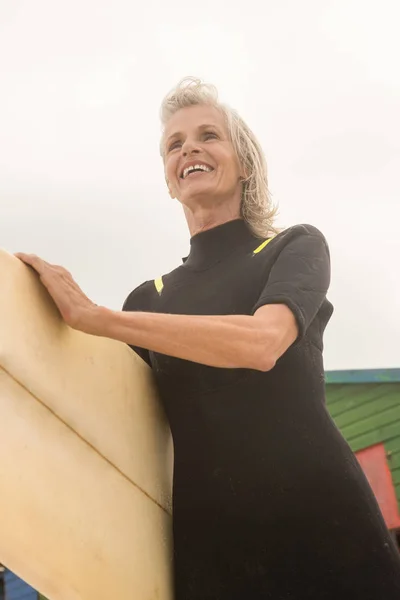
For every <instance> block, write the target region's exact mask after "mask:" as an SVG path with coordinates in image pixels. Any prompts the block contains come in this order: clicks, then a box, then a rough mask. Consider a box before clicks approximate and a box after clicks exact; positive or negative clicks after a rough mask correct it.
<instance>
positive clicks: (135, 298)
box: [122, 281, 151, 367]
mask: <svg viewBox="0 0 400 600" xmlns="http://www.w3.org/2000/svg"><path fill="white" fill-rule="evenodd" d="M148 284H149V282H148V281H145V282H144V283H142V284H141V285H140V286H139V287H137V288H136V289H134V290H133V291H132V292H131V293H130V294H129V296H128V297H127V299H126V300H125V302H124V304H123V306H122V310H123V311H126V312H129V311H143V312H149V311H150V306H149V301H148V287H149V286H148ZM129 347H130V348H132V350H133V351H134V352H136V354H138V355H139V356H140V358H142V359H143V360H144V361H145V362H146V363H147V364H148V365H149V366H150V367H151V361H150V354H149V351H148V350H147V349H146V348H140V347H139V346H132V345H130V344H129Z"/></svg>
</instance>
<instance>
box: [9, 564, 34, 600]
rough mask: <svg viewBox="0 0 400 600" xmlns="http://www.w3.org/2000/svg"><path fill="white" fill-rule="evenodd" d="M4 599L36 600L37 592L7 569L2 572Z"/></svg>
mask: <svg viewBox="0 0 400 600" xmlns="http://www.w3.org/2000/svg"><path fill="white" fill-rule="evenodd" d="M4 588H5V590H4V591H5V600H37V597H38V593H37V592H36V590H34V589H33V588H32V587H31V586H30V585H28V584H27V583H25V581H22V579H20V578H19V577H17V576H16V575H14V573H12V572H11V571H9V570H8V569H6V570H5V572H4Z"/></svg>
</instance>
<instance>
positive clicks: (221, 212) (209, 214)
mask: <svg viewBox="0 0 400 600" xmlns="http://www.w3.org/2000/svg"><path fill="white" fill-rule="evenodd" d="M183 210H184V213H185V218H186V222H187V224H188V228H189V232H190V236H191V237H193V236H194V235H197V234H198V233H201V232H202V231H207V230H208V229H213V228H214V227H218V226H219V225H223V224H224V223H228V222H229V221H233V220H235V219H240V218H241V214H240V206H235V207H233V206H220V207H211V208H210V207H203V206H196V207H195V208H194V209H191V208H189V207H187V206H184V207H183Z"/></svg>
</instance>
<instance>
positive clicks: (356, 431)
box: [341, 404, 400, 447]
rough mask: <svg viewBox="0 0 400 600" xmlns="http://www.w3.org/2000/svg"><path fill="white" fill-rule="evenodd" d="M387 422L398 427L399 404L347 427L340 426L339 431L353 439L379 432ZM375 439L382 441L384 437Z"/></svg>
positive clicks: (399, 423) (399, 418)
mask: <svg viewBox="0 0 400 600" xmlns="http://www.w3.org/2000/svg"><path fill="white" fill-rule="evenodd" d="M388 424H396V425H397V428H398V429H400V404H397V405H396V406H393V407H392V408H389V409H388V410H385V411H382V412H380V413H378V414H375V415H372V416H371V417H368V418H366V419H362V420H361V421H359V422H357V423H353V424H352V425H349V426H347V427H342V428H341V431H342V433H343V435H344V436H345V438H346V439H347V440H353V439H354V438H355V437H357V436H362V435H364V434H366V433H368V432H375V433H376V434H379V432H380V430H381V429H382V428H383V427H385V426H386V425H388ZM377 441H379V442H383V441H384V438H381V439H380V440H377ZM375 443H376V442H375ZM364 447H365V446H364Z"/></svg>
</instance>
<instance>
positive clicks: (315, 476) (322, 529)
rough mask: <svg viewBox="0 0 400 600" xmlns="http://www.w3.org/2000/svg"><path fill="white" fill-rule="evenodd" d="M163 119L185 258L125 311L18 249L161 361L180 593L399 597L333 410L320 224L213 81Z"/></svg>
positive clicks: (224, 597)
mask: <svg viewBox="0 0 400 600" xmlns="http://www.w3.org/2000/svg"><path fill="white" fill-rule="evenodd" d="M161 116H162V124H163V129H164V130H163V135H162V141H161V154H162V157H163V161H164V169H165V177H166V181H167V185H168V188H169V192H170V195H171V197H172V198H176V199H177V200H178V201H179V202H180V203H181V205H182V207H183V210H184V214H185V217H186V221H187V224H188V228H189V232H190V252H189V254H188V256H187V258H186V259H184V261H183V264H181V265H179V266H178V267H177V268H175V269H174V270H172V271H171V272H170V273H167V274H165V275H163V276H162V277H161V278H158V279H157V280H155V281H146V282H144V283H143V284H142V285H140V286H139V287H137V288H136V289H134V290H133V291H132V292H131V293H130V294H129V296H128V298H127V299H126V301H125V303H124V306H123V310H122V311H120V312H116V311H111V310H108V309H106V308H104V307H98V306H96V305H94V304H93V303H92V302H91V301H90V300H89V299H88V298H87V297H86V296H85V295H84V294H83V292H82V291H81V290H80V288H79V287H78V286H77V285H76V284H75V282H74V281H73V279H72V277H71V276H70V274H69V273H67V272H65V270H63V269H62V268H61V267H55V266H53V265H49V264H48V263H45V262H44V261H42V260H41V259H39V258H38V257H29V256H28V255H19V256H20V258H21V259H22V260H25V262H27V263H28V264H30V265H31V266H33V268H35V269H36V270H37V271H38V272H39V273H40V276H41V280H42V282H43V284H44V285H45V286H46V287H47V288H48V290H49V291H50V293H51V295H52V296H53V298H54V300H55V302H56V304H57V306H58V307H59V309H60V311H61V313H62V314H63V316H64V318H65V319H66V320H67V322H69V323H70V324H71V326H72V327H75V328H78V329H82V330H83V331H86V332H87V333H91V334H93V335H100V336H106V337H110V338H113V339H116V340H120V341H123V342H126V343H127V344H129V345H130V347H131V348H132V350H133V351H134V352H136V353H137V354H139V355H140V356H141V357H142V358H143V360H145V361H146V362H147V363H148V364H149V365H150V366H151V368H152V370H153V374H154V378H155V381H156V383H157V387H158V390H159V394H160V399H161V401H162V403H163V405H164V407H165V410H166V414H167V416H168V419H169V423H170V426H171V431H172V436H173V440H174V484H173V532H174V569H175V589H176V600H216V599H218V600H243V599H247V598H249V599H251V600H266V599H271V600H272V599H274V600H275V599H277V600H278V599H281V598H287V599H289V598H290V599H293V600H294V599H296V600H297V599H298V598H307V599H308V600H321V599H322V598H323V599H324V600H338V599H339V598H340V599H341V600H346V599H349V600H350V599H352V600H353V598H360V599H361V598H363V599H364V600H367V598H368V600H382V599H383V598H385V600H398V598H399V597H400V557H399V554H398V551H397V549H396V547H395V545H394V543H393V540H392V538H391V536H390V535H389V532H388V530H387V528H386V526H385V523H384V520H383V517H382V514H381V513H380V510H379V507H378V504H377V502H376V500H375V498H374V495H373V493H372V491H371V488H370V486H369V484H368V482H367V480H366V478H365V476H364V474H363V471H362V470H361V467H360V465H359V463H358V461H357V460H356V458H355V456H354V455H353V453H352V452H351V450H350V448H349V446H348V444H347V443H346V441H345V440H344V438H343V437H342V435H341V433H340V432H339V430H338V429H337V428H336V426H335V425H334V423H333V421H332V420H331V418H330V417H329V414H328V412H327V410H326V405H325V384H324V365H323V357H322V351H323V334H324V330H325V327H326V325H327V323H328V322H329V320H330V317H331V315H332V310H333V308H332V305H331V303H330V302H329V300H328V299H327V291H328V288H329V284H330V258H329V249H328V245H327V242H326V240H325V238H324V236H323V234H322V233H321V232H320V231H318V230H317V229H316V228H315V227H313V226H312V225H296V226H293V227H291V228H289V229H287V230H285V231H282V232H280V233H277V231H276V229H275V227H274V224H273V218H274V214H275V208H274V207H273V206H272V205H271V201H270V196H269V192H268V181H267V170H266V164H265V159H264V156H263V153H262V150H261V147H260V145H259V144H258V142H257V140H256V138H255V136H254V134H253V133H252V132H251V131H250V129H249V128H248V127H247V125H246V124H245V123H244V122H243V120H242V119H241V118H240V117H239V116H238V115H237V113H235V112H234V111H232V110H231V109H229V108H228V107H226V106H223V105H221V104H219V102H218V98H217V95H216V91H215V89H214V88H213V87H211V86H207V85H204V84H203V83H202V82H201V81H199V80H196V79H189V80H185V81H183V82H182V83H181V84H179V85H178V87H177V88H176V89H174V90H173V91H172V92H171V93H170V94H168V96H167V97H166V98H165V100H164V102H163V105H162V111H161Z"/></svg>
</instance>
